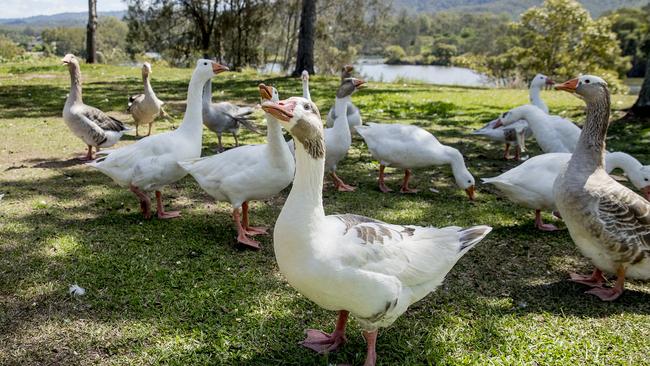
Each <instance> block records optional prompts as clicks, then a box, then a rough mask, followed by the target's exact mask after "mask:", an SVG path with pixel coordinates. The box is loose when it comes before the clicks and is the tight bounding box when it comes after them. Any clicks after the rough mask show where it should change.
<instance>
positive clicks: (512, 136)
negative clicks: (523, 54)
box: [473, 74, 553, 160]
mask: <svg viewBox="0 0 650 366" xmlns="http://www.w3.org/2000/svg"><path fill="white" fill-rule="evenodd" d="M549 85H553V80H551V79H550V78H549V77H548V76H546V75H544V74H537V75H535V77H534V78H533V79H532V80H531V81H530V87H529V88H528V98H529V100H530V104H532V105H534V106H536V107H537V108H539V109H541V110H542V111H544V113H546V114H548V106H547V105H546V103H545V102H544V100H543V99H542V97H541V93H542V89H544V88H545V87H547V86H549ZM496 123H497V119H495V120H493V121H490V122H488V123H487V124H486V125H485V126H483V127H482V128H480V129H478V130H476V131H474V132H473V134H474V135H479V136H484V137H487V138H489V139H490V140H492V141H497V142H504V143H505V145H506V146H505V149H504V153H503V158H504V159H506V160H509V159H510V146H515V147H516V149H515V160H519V159H520V156H521V153H522V152H523V150H522V149H523V148H524V146H523V142H524V141H525V139H526V138H530V136H532V131H531V130H530V128H528V123H527V122H526V121H518V122H515V123H514V124H512V125H510V126H508V127H505V126H501V127H498V128H494V125H495V124H496ZM522 129H523V130H524V131H525V135H521V130H522Z"/></svg>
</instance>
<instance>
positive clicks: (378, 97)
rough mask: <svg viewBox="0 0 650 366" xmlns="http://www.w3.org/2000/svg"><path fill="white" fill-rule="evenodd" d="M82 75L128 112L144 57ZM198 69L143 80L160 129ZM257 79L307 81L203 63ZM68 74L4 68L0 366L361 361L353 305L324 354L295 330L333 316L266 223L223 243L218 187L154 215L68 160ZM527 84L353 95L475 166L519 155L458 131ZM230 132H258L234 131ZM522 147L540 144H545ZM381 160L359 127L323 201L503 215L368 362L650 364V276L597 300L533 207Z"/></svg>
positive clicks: (53, 67)
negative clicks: (265, 232)
mask: <svg viewBox="0 0 650 366" xmlns="http://www.w3.org/2000/svg"><path fill="white" fill-rule="evenodd" d="M82 72H83V75H84V99H85V101H86V102H87V103H89V104H92V105H95V106H97V107H99V108H101V109H103V110H105V111H111V114H113V115H115V116H118V117H122V118H124V119H125V120H130V118H128V116H126V115H125V114H124V109H125V107H126V99H127V95H129V94H131V93H135V92H138V91H139V90H140V81H139V73H140V72H139V70H138V69H137V68H126V67H114V66H89V65H82ZM190 73H191V70H181V69H168V68H160V67H155V68H154V73H153V75H152V77H153V87H154V89H155V90H156V91H157V93H158V96H159V97H160V98H161V99H163V100H165V101H166V102H167V103H168V104H169V107H168V108H169V112H170V113H171V114H172V115H173V116H174V121H173V122H164V121H161V122H158V123H156V124H155V133H160V132H163V131H167V130H170V129H171V128H172V126H177V125H178V122H179V121H180V119H181V118H182V113H183V109H184V105H183V104H184V98H185V93H186V88H187V82H188V79H189V75H190ZM261 81H264V82H266V83H270V84H273V85H275V86H276V87H277V88H278V89H279V91H280V93H281V96H290V95H298V94H299V93H300V90H301V88H300V83H299V81H298V80H297V79H288V78H265V77H262V76H258V75H254V74H237V73H227V74H222V75H220V76H218V77H216V78H215V84H214V90H215V100H231V101H237V102H242V103H251V104H252V103H257V98H258V97H257V96H258V94H257V84H258V83H259V82H261ZM336 84H337V80H336V79H335V78H324V77H319V76H316V77H313V78H312V81H311V86H312V96H313V98H314V100H315V101H317V103H318V105H319V106H320V107H321V111H322V112H323V113H324V112H325V111H327V109H328V108H329V107H330V106H331V105H332V102H333V94H334V90H335V87H336ZM67 89H68V74H67V72H66V70H65V69H64V67H63V66H58V65H57V63H56V62H51V63H50V64H44V63H43V64H36V65H4V66H0V128H1V129H2V134H1V135H0V136H1V137H0V182H1V183H0V184H1V186H0V193H6V195H5V196H4V198H3V199H2V200H1V201H0V250H1V253H0V364H3V365H12V364H21V365H34V364H65V365H73V364H75V365H76V364H109V365H123V364H134V365H141V364H175V365H202V364H215V365H328V364H336V363H344V362H349V363H352V364H355V365H359V364H361V363H362V362H363V359H364V356H365V345H364V341H363V339H362V337H361V335H360V329H359V327H358V324H357V323H356V322H355V321H354V320H352V322H351V324H350V328H349V331H348V339H349V343H348V344H347V345H346V346H345V347H344V348H343V350H342V351H340V352H338V353H335V354H331V355H329V356H319V355H315V354H312V353H311V352H310V351H308V350H306V349H303V348H301V347H300V346H298V344H297V342H298V341H299V340H301V339H302V337H303V330H304V329H305V328H307V327H320V328H325V329H331V328H332V327H333V322H334V316H335V314H333V313H331V312H327V311H324V310H322V309H320V308H318V307H316V306H315V305H314V304H312V303H311V302H309V301H308V300H307V299H306V298H304V297H302V296H301V295H300V294H298V293H297V292H296V291H294V290H293V289H292V288H291V287H290V286H289V285H288V284H287V283H286V282H285V281H284V279H283V278H282V275H281V274H280V273H279V271H278V268H277V266H276V264H275V260H274V257H273V247H272V245H273V244H272V242H271V239H270V238H269V237H265V238H262V239H261V240H262V243H263V247H264V248H263V250H261V251H259V252H253V251H248V250H242V249H241V248H239V247H238V246H237V245H235V231H234V229H233V227H232V225H231V219H230V208H229V205H227V204H224V203H214V202H213V201H212V200H211V199H210V197H208V196H207V195H206V194H205V193H203V192H202V191H201V189H200V188H199V187H198V185H197V184H196V183H195V182H194V181H193V180H192V179H191V178H190V177H188V178H186V179H183V180H182V181H180V182H178V183H177V184H174V185H172V186H171V187H168V188H166V189H165V190H164V191H163V194H164V195H165V197H167V198H168V200H167V202H169V205H170V207H171V208H180V209H181V210H182V212H183V216H182V217H181V218H180V219H177V220H172V221H160V220H156V219H153V220H150V221H146V220H143V219H142V217H141V215H140V214H139V211H138V205H137V202H136V200H135V199H134V197H133V196H132V194H131V193H129V192H128V191H126V190H124V189H120V188H119V187H117V186H116V185H115V184H114V183H112V182H111V180H110V179H109V178H108V177H106V176H104V175H102V174H101V173H99V172H97V171H95V170H92V169H89V168H86V167H84V166H82V165H79V164H77V163H76V161H75V160H73V158H74V157H75V156H77V155H80V154H81V153H82V152H83V150H84V146H83V144H82V143H81V142H80V141H79V140H78V139H76V138H75V137H73V136H72V135H71V133H70V132H69V131H68V129H67V128H66V127H65V125H64V123H63V121H62V119H61V110H62V108H63V103H64V98H65V95H66V93H67ZM543 97H544V98H545V99H546V100H547V101H548V102H549V105H550V107H551V110H552V111H553V112H556V113H558V112H559V113H561V114H564V115H567V116H569V117H571V118H574V120H576V121H577V122H578V123H581V122H582V121H583V120H584V114H583V111H582V103H581V102H580V101H579V100H578V99H576V98H574V97H572V96H570V95H567V94H563V93H560V92H552V91H547V92H544V93H543ZM613 99H614V102H613V106H614V107H615V108H616V109H621V108H624V107H627V106H629V105H631V104H632V103H633V102H634V97H631V96H623V95H615V96H614V97H613ZM526 100H527V96H526V92H525V91H523V90H488V89H472V88H457V87H439V86H428V85H404V84H373V83H371V84H370V85H369V87H368V88H367V89H365V90H363V91H361V92H359V93H358V94H356V95H355V97H354V101H355V103H356V104H357V105H358V106H359V107H360V108H361V110H362V111H363V115H364V119H365V120H366V121H380V122H400V123H412V124H416V125H419V126H422V127H424V128H426V129H428V130H429V131H431V132H433V133H434V134H435V135H436V136H437V137H438V138H439V139H440V140H441V141H442V142H443V143H446V144H449V145H452V146H455V147H456V148H458V149H460V150H461V151H462V152H463V153H464V154H465V156H466V160H467V165H468V168H469V170H470V171H471V172H472V173H473V174H474V175H475V176H476V177H488V176H494V175H497V174H499V173H500V172H502V171H505V170H507V169H509V168H511V167H513V166H514V165H515V164H514V163H512V162H504V161H502V160H500V159H499V158H500V156H501V146H499V145H497V144H491V143H489V142H486V141H485V140H480V139H476V138H473V137H468V136H467V133H468V132H470V131H471V130H472V129H474V128H476V127H478V126H480V125H482V124H483V123H485V122H486V121H487V120H490V119H492V118H493V117H494V116H495V115H496V114H497V113H499V112H502V111H504V110H506V109H508V108H510V107H514V106H516V105H519V104H522V103H524V102H526ZM258 113H259V112H258ZM619 114H620V113H619ZM259 117H260V122H259V123H260V124H262V120H261V113H259ZM648 129H649V127H648V125H642V124H625V125H623V124H614V125H613V126H612V128H611V133H610V140H609V141H608V143H609V146H608V148H610V149H612V150H619V149H620V150H625V151H627V152H629V153H631V154H633V155H635V156H636V157H637V158H639V159H640V160H641V161H642V162H644V163H650V151H649V150H648V149H647V146H648V145H647V143H648V141H647V132H648ZM133 140H134V139H133V138H132V137H127V138H125V139H124V140H123V141H122V142H120V146H123V145H126V144H130V143H132V142H133ZM241 140H242V141H243V143H246V144H249V143H257V142H261V141H263V138H262V137H261V136H258V135H255V134H252V133H248V132H243V133H242V138H241ZM224 143H225V144H226V145H227V146H232V144H233V143H234V140H233V139H232V138H231V137H226V138H225V139H224ZM203 144H204V154H211V153H212V150H213V149H214V148H215V147H216V137H215V135H214V134H213V133H211V132H209V131H207V130H206V131H205V133H204V138H203ZM530 145H531V153H532V154H537V153H539V150H538V149H537V148H536V147H534V146H532V145H534V144H530ZM377 167H378V165H377V163H376V162H373V161H372V159H371V157H370V155H369V153H368V151H367V149H366V148H365V146H364V145H363V143H362V142H361V141H359V140H355V141H354V142H353V147H352V149H351V150H350V153H349V155H348V158H347V159H346V160H345V161H344V162H343V163H342V165H341V167H340V175H341V176H342V177H343V178H344V179H345V180H346V181H347V182H348V183H352V184H355V185H357V186H358V187H359V189H358V190H357V192H356V193H336V192H334V191H333V190H332V189H331V187H330V188H329V189H328V190H327V191H326V192H325V194H324V200H325V209H326V211H327V212H328V213H345V212H351V213H358V214H362V215H368V216H371V217H375V218H378V219H380V220H385V221H387V222H394V223H411V224H418V225H434V226H446V225H460V226H466V225H472V224H487V225H491V226H493V227H494V228H495V230H494V231H493V232H492V233H491V234H490V235H489V237H488V238H487V239H486V240H484V241H483V242H482V243H481V244H480V245H479V246H477V247H476V248H475V249H473V250H472V251H471V252H470V253H469V254H468V255H466V256H465V257H464V258H463V259H461V260H460V261H459V263H458V264H457V265H456V266H455V267H454V269H453V270H452V272H451V273H450V274H449V276H448V277H447V279H446V281H445V282H444V284H443V286H442V287H441V288H440V289H439V290H438V291H436V292H435V293H434V294H432V295H430V296H428V297H426V298H425V299H424V300H423V301H421V302H419V303H417V304H415V305H414V306H413V307H412V308H411V309H410V310H409V311H408V312H407V313H406V314H404V316H402V317H401V318H400V319H399V320H398V321H397V322H395V324H394V325H393V326H391V327H390V328H389V329H385V330H382V331H381V332H380V336H379V340H378V354H379V360H378V361H379V364H380V365H468V364H474V365H568V364H575V365H587V364H590V365H643V364H650V360H649V359H648V355H649V354H650V316H649V314H650V287H649V286H648V285H647V284H644V283H642V282H637V281H629V282H628V286H627V291H626V292H625V294H624V295H623V297H622V298H621V299H619V300H618V301H617V302H615V303H603V302H600V301H599V300H597V299H596V298H595V297H593V296H588V295H585V294H583V291H584V290H585V288H584V287H582V286H579V285H575V284H572V283H569V282H567V281H566V279H567V277H568V273H569V272H570V271H578V272H587V271H589V270H590V264H589V262H588V261H587V260H586V259H585V258H583V257H582V256H581V255H580V253H579V252H578V250H577V249H576V248H575V246H574V244H573V243H572V241H571V239H570V237H569V235H568V233H567V232H566V231H560V232H555V233H541V232H539V231H537V230H535V229H534V228H533V223H532V222H533V215H532V213H531V212H529V211H528V210H526V209H523V208H519V207H517V206H515V205H513V204H511V203H509V202H508V201H506V200H504V199H502V198H500V197H499V196H498V195H496V194H495V193H496V192H495V190H494V189H492V188H491V187H489V186H480V185H479V187H478V188H479V194H478V200H477V202H475V203H470V202H469V201H468V200H467V199H466V198H465V196H464V192H462V191H461V190H460V189H458V188H456V187H455V186H454V184H453V179H452V177H451V174H450V169H449V168H448V167H433V168H430V169H425V170H418V171H416V172H415V173H416V174H415V180H414V182H413V183H414V184H413V186H414V187H416V188H419V189H421V190H422V191H421V193H419V194H417V195H409V196H405V195H399V194H387V195H384V194H381V193H379V191H378V190H377V188H376V173H377V172H376V170H377ZM390 172H391V173H393V174H391V176H390V177H389V185H391V186H392V187H397V185H398V181H399V179H400V178H401V172H399V171H396V170H390ZM429 187H435V188H436V189H438V190H439V191H440V193H433V192H431V191H429V190H428V188H429ZM287 192H288V191H285V192H283V194H282V195H281V196H279V197H275V198H273V199H271V200H269V201H267V202H255V203H253V204H252V220H253V222H254V224H256V225H267V226H271V227H272V226H273V224H274V220H275V218H276V217H277V215H278V213H279V212H280V209H281V206H282V203H283V200H284V197H286V194H287ZM545 219H546V220H548V221H553V219H552V217H551V216H550V215H546V216H545ZM556 224H559V225H561V223H558V222H556ZM75 283H76V284H78V285H80V286H82V287H84V288H86V290H87V294H86V295H85V296H83V297H79V298H73V297H71V296H69V295H68V294H67V288H68V286H69V285H70V284H75Z"/></svg>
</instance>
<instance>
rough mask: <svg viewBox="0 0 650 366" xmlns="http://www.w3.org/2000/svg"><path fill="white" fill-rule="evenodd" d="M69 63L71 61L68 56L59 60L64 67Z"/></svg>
mask: <svg viewBox="0 0 650 366" xmlns="http://www.w3.org/2000/svg"><path fill="white" fill-rule="evenodd" d="M70 61H72V57H70V55H65V57H63V58H62V59H61V62H62V63H63V64H64V65H67V64H69V63H70Z"/></svg>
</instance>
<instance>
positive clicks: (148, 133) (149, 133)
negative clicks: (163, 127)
mask: <svg viewBox="0 0 650 366" xmlns="http://www.w3.org/2000/svg"><path fill="white" fill-rule="evenodd" d="M151 125H153V122H151V123H149V132H147V136H150V135H151Z"/></svg>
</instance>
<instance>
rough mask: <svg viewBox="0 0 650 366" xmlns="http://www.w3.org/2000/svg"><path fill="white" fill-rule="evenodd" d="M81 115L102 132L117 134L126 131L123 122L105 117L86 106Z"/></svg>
mask: <svg viewBox="0 0 650 366" xmlns="http://www.w3.org/2000/svg"><path fill="white" fill-rule="evenodd" d="M82 113H83V115H84V117H86V118H88V119H89V120H91V121H93V122H95V123H96V124H97V126H99V128H101V129H102V130H106V131H117V132H119V131H125V130H127V129H128V128H127V127H126V125H125V124H124V122H122V121H120V120H118V119H116V118H113V117H111V116H109V115H107V114H106V113H104V112H102V111H100V110H99V109H97V108H94V107H90V106H86V108H84V110H83V112H82Z"/></svg>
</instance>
